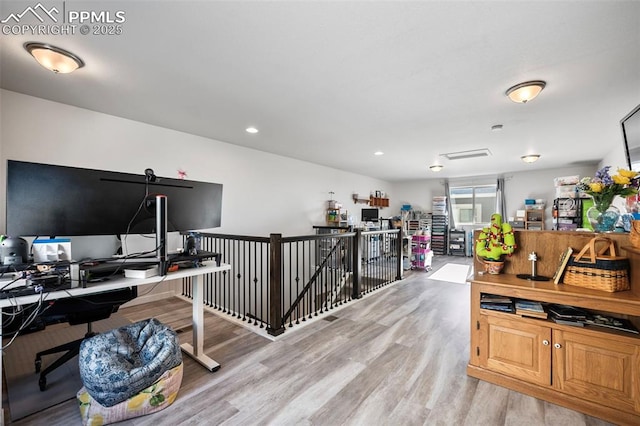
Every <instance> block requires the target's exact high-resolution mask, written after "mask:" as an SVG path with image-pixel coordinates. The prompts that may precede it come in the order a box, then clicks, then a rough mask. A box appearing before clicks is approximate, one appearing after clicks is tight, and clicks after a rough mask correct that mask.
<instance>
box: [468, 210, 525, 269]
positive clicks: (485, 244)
mask: <svg viewBox="0 0 640 426" xmlns="http://www.w3.org/2000/svg"><path fill="white" fill-rule="evenodd" d="M516 247H517V245H516V237H515V235H514V233H513V229H511V225H509V224H508V223H503V222H502V216H501V215H500V214H498V213H494V214H492V215H491V224H490V225H489V226H488V227H486V228H482V230H481V231H480V234H479V235H478V240H477V241H476V255H477V256H478V257H479V258H480V259H481V260H482V261H483V264H484V265H485V269H486V270H487V272H489V273H490V274H498V273H500V271H501V270H502V265H501V264H502V262H504V258H505V257H506V256H511V255H512V254H513V252H514V251H515V249H516ZM494 262H499V263H500V265H495V264H493V263H494Z"/></svg>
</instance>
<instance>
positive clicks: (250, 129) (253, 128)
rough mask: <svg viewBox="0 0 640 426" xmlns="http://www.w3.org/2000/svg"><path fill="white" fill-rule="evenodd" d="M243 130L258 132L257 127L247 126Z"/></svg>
mask: <svg viewBox="0 0 640 426" xmlns="http://www.w3.org/2000/svg"><path fill="white" fill-rule="evenodd" d="M245 130H246V131H247V133H258V129H256V128H255V127H247V128H246V129H245Z"/></svg>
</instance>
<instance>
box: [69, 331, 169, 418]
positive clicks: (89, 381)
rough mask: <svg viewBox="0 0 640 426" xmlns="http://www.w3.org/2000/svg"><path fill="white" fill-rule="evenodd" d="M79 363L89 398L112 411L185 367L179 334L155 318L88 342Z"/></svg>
mask: <svg viewBox="0 0 640 426" xmlns="http://www.w3.org/2000/svg"><path fill="white" fill-rule="evenodd" d="M78 362H79V367H80V378H81V379H82V383H83V385H84V388H85V389H86V390H87V392H88V393H89V395H91V397H92V398H93V399H95V400H96V401H97V402H98V403H99V404H100V405H102V406H104V407H112V406H114V405H116V404H118V403H120V402H122V401H125V400H127V399H129V398H130V397H132V396H134V395H136V394H138V393H139V392H140V391H142V390H143V389H145V388H147V387H149V386H151V385H152V384H153V383H155V382H156V381H157V380H158V379H159V378H160V376H162V375H163V374H164V373H165V372H166V371H168V370H171V369H172V368H174V367H176V366H177V365H179V364H180V363H182V353H181V352H180V344H179V340H178V336H177V334H176V332H175V331H173V330H172V329H171V328H170V327H168V326H166V325H164V324H162V323H161V322H160V321H158V320H157V319H155V318H151V319H147V320H143V321H139V322H137V323H134V324H130V325H126V326H124V327H120V328H117V329H114V330H111V331H108V332H106V333H102V334H98V335H96V336H93V337H90V338H88V339H85V340H84V341H83V342H82V344H81V345H80V354H79V357H78Z"/></svg>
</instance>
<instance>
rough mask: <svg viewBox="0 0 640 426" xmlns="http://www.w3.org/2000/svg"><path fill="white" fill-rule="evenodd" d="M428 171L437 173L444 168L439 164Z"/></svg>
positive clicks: (430, 167)
mask: <svg viewBox="0 0 640 426" xmlns="http://www.w3.org/2000/svg"><path fill="white" fill-rule="evenodd" d="M429 169H431V171H432V172H439V171H440V170H442V169H444V166H443V165H441V164H434V165H433V166H429Z"/></svg>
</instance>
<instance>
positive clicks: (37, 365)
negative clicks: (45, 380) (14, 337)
mask: <svg viewBox="0 0 640 426" xmlns="http://www.w3.org/2000/svg"><path fill="white" fill-rule="evenodd" d="M35 366H36V373H39V372H40V368H41V367H42V360H41V359H39V358H38V359H36V362H35Z"/></svg>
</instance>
